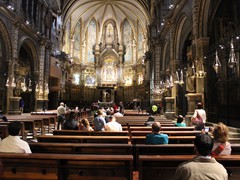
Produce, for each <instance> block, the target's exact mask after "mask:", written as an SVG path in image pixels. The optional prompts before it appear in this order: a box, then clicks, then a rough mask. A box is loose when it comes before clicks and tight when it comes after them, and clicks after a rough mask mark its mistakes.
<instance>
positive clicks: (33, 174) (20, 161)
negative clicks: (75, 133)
mask: <svg viewBox="0 0 240 180" xmlns="http://www.w3.org/2000/svg"><path fill="white" fill-rule="evenodd" d="M0 159H1V161H2V164H3V173H2V174H1V175H0V178H1V179H4V180H5V179H8V180H12V179H24V180H33V179H38V180H39V179H45V180H47V179H48V180H50V179H51V180H54V179H56V180H74V179H84V180H85V179H86V180H90V179H96V180H100V179H106V180H111V179H114V180H115V179H116V180H132V179H133V163H132V162H133V156H132V155H86V154H84V155H75V154H46V153H45V154H42V153H36V154H35V153H33V154H10V153H0Z"/></svg>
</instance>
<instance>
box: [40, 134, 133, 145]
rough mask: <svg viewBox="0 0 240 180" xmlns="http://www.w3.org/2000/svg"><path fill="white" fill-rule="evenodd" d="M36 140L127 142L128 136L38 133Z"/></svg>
mask: <svg viewBox="0 0 240 180" xmlns="http://www.w3.org/2000/svg"><path fill="white" fill-rule="evenodd" d="M37 140H38V142H65V143H66V142H68V143H123V144H128V143H129V141H130V139H129V137H128V136H67V135H39V136H38V137H37Z"/></svg>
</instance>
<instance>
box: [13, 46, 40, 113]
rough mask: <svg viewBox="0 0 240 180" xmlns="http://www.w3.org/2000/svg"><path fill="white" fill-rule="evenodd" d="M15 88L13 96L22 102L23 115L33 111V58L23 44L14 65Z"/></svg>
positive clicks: (28, 47) (28, 48)
mask: <svg viewBox="0 0 240 180" xmlns="http://www.w3.org/2000/svg"><path fill="white" fill-rule="evenodd" d="M14 69H15V74H16V82H17V87H16V88H15V90H14V93H15V96H20V97H21V98H22V100H23V102H24V108H23V112H24V113H30V112H31V111H34V107H35V93H34V92H35V91H34V87H35V81H36V77H35V74H34V56H33V52H32V51H31V48H30V45H29V43H27V42H24V43H23V44H22V46H21V48H20V50H19V55H18V61H17V62H16V64H15V67H14Z"/></svg>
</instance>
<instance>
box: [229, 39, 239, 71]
mask: <svg viewBox="0 0 240 180" xmlns="http://www.w3.org/2000/svg"><path fill="white" fill-rule="evenodd" d="M236 64H237V60H236V55H235V52H234V45H233V39H231V46H230V54H229V60H228V67H230V68H233V67H234V66H235V65H236Z"/></svg>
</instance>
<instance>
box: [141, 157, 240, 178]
mask: <svg viewBox="0 0 240 180" xmlns="http://www.w3.org/2000/svg"><path fill="white" fill-rule="evenodd" d="M193 157H194V155H140V156H139V159H138V161H139V180H143V179H148V178H149V177H151V180H157V179H161V180H170V179H173V178H174V173H175V171H176V168H177V166H178V165H179V164H181V163H182V162H186V161H188V160H191V159H192V158H193ZM216 159H217V161H218V162H219V163H221V164H223V165H224V167H225V168H227V169H228V170H230V171H231V172H232V176H230V177H229V180H232V179H239V178H240V155H228V156H219V157H217V158H216Z"/></svg>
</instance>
